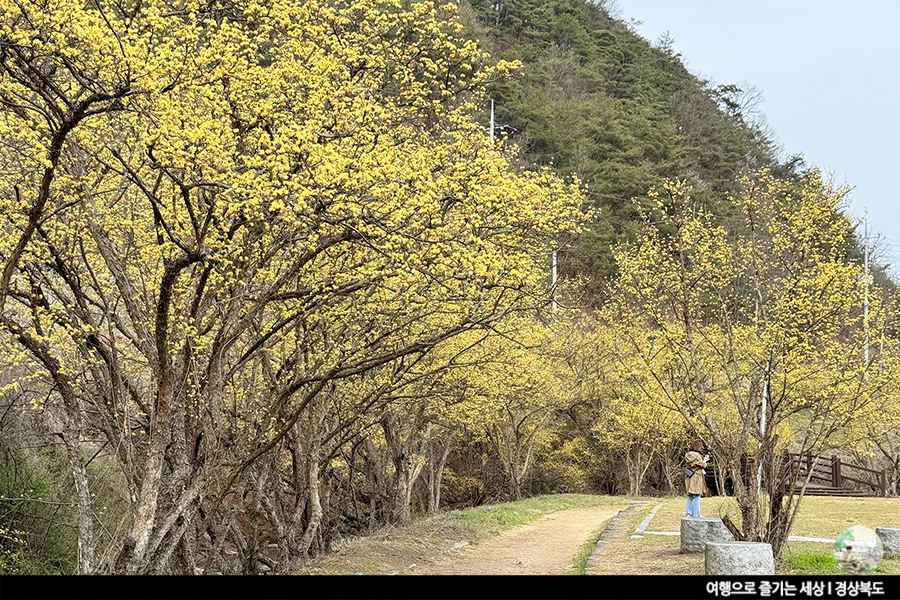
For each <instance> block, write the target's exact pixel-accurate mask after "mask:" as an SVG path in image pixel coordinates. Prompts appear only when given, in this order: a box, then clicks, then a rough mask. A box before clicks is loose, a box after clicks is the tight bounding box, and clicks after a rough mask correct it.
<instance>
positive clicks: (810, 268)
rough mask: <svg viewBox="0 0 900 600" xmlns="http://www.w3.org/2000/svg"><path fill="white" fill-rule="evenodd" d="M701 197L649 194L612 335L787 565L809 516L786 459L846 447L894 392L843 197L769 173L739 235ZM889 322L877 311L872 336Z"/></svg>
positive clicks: (624, 263)
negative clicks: (889, 390)
mask: <svg viewBox="0 0 900 600" xmlns="http://www.w3.org/2000/svg"><path fill="white" fill-rule="evenodd" d="M689 192H690V191H689V189H687V188H686V187H685V186H684V185H681V184H670V185H667V186H666V187H665V189H664V190H661V191H659V192H658V193H653V194H651V196H650V200H651V201H652V204H653V206H652V208H651V209H650V210H647V211H645V213H644V229H643V234H642V236H641V238H640V240H639V243H638V244H637V245H636V247H633V248H621V249H620V251H619V252H618V255H617V260H618V263H619V271H620V273H621V275H620V278H619V280H618V282H617V284H616V289H615V295H614V300H615V301H614V302H613V303H611V304H610V306H609V307H608V310H609V312H608V313H607V316H606V318H607V322H609V323H610V324H611V325H613V326H614V327H615V328H616V329H617V330H618V333H619V339H620V340H622V343H623V344H624V345H625V347H626V348H627V349H628V350H627V353H629V354H633V355H634V356H635V357H636V358H637V359H638V360H637V362H632V368H633V369H634V371H635V375H636V377H635V379H634V381H635V382H636V383H637V384H638V385H637V387H638V388H639V389H641V390H642V391H643V392H644V393H645V397H646V398H647V399H648V400H649V401H651V402H653V403H656V404H659V405H661V406H665V407H667V408H669V409H671V410H674V411H678V412H679V413H680V414H681V415H682V417H683V419H684V421H685V422H686V423H687V424H688V426H689V427H690V428H692V429H694V430H696V431H698V432H700V433H701V436H702V438H703V439H704V441H705V442H706V444H707V446H709V447H710V448H711V449H712V451H713V453H714V456H715V460H716V461H719V462H720V463H721V464H724V466H725V467H726V469H727V471H728V473H729V474H730V476H731V478H732V480H733V482H734V490H735V496H736V499H737V502H738V505H739V507H740V509H741V513H742V522H743V533H742V535H743V537H744V538H745V539H748V540H757V539H764V540H766V541H769V542H770V543H772V544H773V549H774V551H775V553H776V555H780V552H781V549H782V548H783V544H784V542H785V541H786V539H787V532H788V531H789V529H790V525H791V522H792V520H793V516H794V515H795V514H796V508H797V506H798V502H797V501H796V499H795V498H794V497H793V496H792V495H791V494H787V495H785V496H783V495H782V494H781V489H782V488H781V487H780V484H781V483H782V480H781V476H782V473H781V470H780V467H781V464H782V463H781V456H782V452H783V451H784V450H786V449H787V448H788V447H790V448H791V449H793V450H795V451H801V452H806V451H812V452H819V451H822V450H824V449H827V448H830V447H831V448H833V447H835V446H836V445H837V444H846V443H848V435H850V431H851V429H850V425H851V423H852V422H853V421H854V419H857V418H859V417H861V416H864V415H865V414H867V412H868V411H870V410H871V409H872V408H874V406H875V401H876V399H877V398H878V397H880V395H883V394H884V393H885V386H886V385H888V384H889V381H888V380H886V379H885V378H880V377H877V376H876V375H877V374H876V372H875V369H874V368H873V366H872V365H871V364H869V363H866V362H865V360H864V352H863V346H864V343H865V333H866V327H865V324H864V311H863V304H864V302H863V296H864V293H865V289H866V288H865V286H864V285H863V283H862V278H861V271H862V269H861V266H860V265H858V264H855V263H853V262H852V261H850V260H848V259H847V249H848V243H849V242H848V240H849V233H850V231H851V226H850V223H849V221H848V219H847V218H846V217H844V216H843V215H842V214H841V213H840V212H839V209H840V206H841V204H840V203H841V201H842V198H843V197H844V195H845V192H844V191H843V190H835V189H833V188H831V187H829V186H828V185H825V184H823V182H822V181H821V179H820V178H819V177H818V176H817V175H812V176H810V177H808V178H807V179H806V180H805V181H803V182H801V183H800V184H799V185H789V184H787V183H785V182H782V181H779V180H776V179H774V178H773V177H771V176H770V175H768V174H767V173H765V172H764V173H760V174H758V175H757V176H755V177H753V178H747V179H745V180H744V181H743V187H742V189H741V191H740V192H739V194H738V195H737V197H736V198H735V200H734V206H735V209H736V214H737V215H739V216H740V217H741V219H740V221H741V222H740V223H739V224H737V225H736V226H735V227H734V228H733V230H732V231H731V232H726V231H725V229H724V228H722V227H718V226H715V225H713V223H712V222H711V218H710V216H709V215H707V214H705V213H704V211H703V210H702V208H701V207H699V206H697V205H696V204H695V203H694V202H693V201H692V200H691V197H690V193H689ZM881 319H883V311H882V310H881V307H880V306H879V305H878V303H877V302H876V301H875V299H874V298H870V299H869V314H868V323H869V325H868V326H869V327H872V328H873V330H877V328H878V327H879V325H878V324H879V322H880V320H881ZM745 461H746V462H745ZM757 473H759V475H757ZM757 477H760V478H762V479H763V481H764V482H765V485H764V487H765V489H766V491H768V492H769V505H768V506H767V507H764V509H763V510H762V511H760V506H759V504H760V499H761V497H760V495H759V488H758V485H757Z"/></svg>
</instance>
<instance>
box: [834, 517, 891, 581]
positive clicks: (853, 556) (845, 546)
mask: <svg viewBox="0 0 900 600" xmlns="http://www.w3.org/2000/svg"><path fill="white" fill-rule="evenodd" d="M883 555H884V545H883V544H882V543H881V539H880V538H879V537H878V534H876V533H875V532H874V531H872V530H871V529H869V528H868V527H863V526H862V525H855V526H853V527H851V528H849V529H845V530H844V531H843V532H841V535H839V536H838V538H837V539H836V540H835V541H834V558H835V560H836V561H837V563H838V564H839V565H840V566H841V568H842V569H844V570H845V571H847V572H850V573H865V572H866V571H871V570H872V569H874V568H875V567H877V566H878V563H879V562H881V557H882V556H883Z"/></svg>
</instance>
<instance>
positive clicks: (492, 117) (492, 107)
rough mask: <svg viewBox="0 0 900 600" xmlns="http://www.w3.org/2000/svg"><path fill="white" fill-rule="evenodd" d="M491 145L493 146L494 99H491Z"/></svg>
mask: <svg viewBox="0 0 900 600" xmlns="http://www.w3.org/2000/svg"><path fill="white" fill-rule="evenodd" d="M491 145H492V146H493V145H494V99H493V98H491Z"/></svg>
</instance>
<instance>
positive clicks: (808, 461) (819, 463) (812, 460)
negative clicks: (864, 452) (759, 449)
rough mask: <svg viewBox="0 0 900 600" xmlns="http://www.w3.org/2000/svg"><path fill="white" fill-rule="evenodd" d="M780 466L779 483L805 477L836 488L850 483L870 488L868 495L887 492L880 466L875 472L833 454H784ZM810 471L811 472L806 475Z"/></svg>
mask: <svg viewBox="0 0 900 600" xmlns="http://www.w3.org/2000/svg"><path fill="white" fill-rule="evenodd" d="M783 461H784V462H783V465H782V469H783V470H782V473H783V476H782V483H784V484H788V483H791V482H796V481H798V480H801V481H803V480H805V479H806V477H807V476H809V480H810V483H814V484H817V485H823V486H828V487H832V488H837V489H848V488H846V487H845V484H847V483H848V482H849V484H850V486H852V487H855V488H857V489H858V488H859V487H860V486H862V487H863V489H866V490H869V489H870V490H871V491H872V495H875V496H880V497H882V498H883V497H884V496H885V494H886V491H887V482H886V480H885V474H884V469H882V470H880V471H877V470H875V469H869V468H868V467H863V466H861V465H854V464H852V463H847V462H844V461H842V460H841V459H840V458H839V457H837V456H831V457H825V456H821V455H814V454H812V453H811V452H805V453H803V454H797V453H793V452H791V453H786V454H785V455H784V458H783ZM810 472H811V473H812V474H811V475H810Z"/></svg>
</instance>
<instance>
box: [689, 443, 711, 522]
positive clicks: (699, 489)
mask: <svg viewBox="0 0 900 600" xmlns="http://www.w3.org/2000/svg"><path fill="white" fill-rule="evenodd" d="M684 461H685V463H687V468H686V469H685V473H684V474H685V481H684V485H685V487H686V488H687V516H689V517H700V516H702V515H701V514H700V496H701V495H703V494H704V493H706V492H707V488H706V471H704V469H705V468H706V463H708V462H709V454H703V442H701V441H700V440H694V441H693V442H691V446H690V450H688V451H687V454H685V455H684ZM688 471H690V472H691V475H688Z"/></svg>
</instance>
